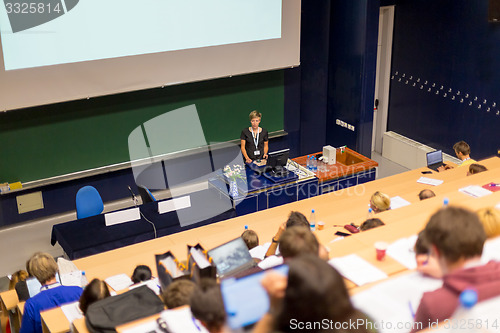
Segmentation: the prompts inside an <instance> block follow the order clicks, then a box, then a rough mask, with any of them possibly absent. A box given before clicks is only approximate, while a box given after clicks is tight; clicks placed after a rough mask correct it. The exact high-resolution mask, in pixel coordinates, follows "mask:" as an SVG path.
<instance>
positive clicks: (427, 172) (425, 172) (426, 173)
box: [422, 171, 432, 175]
mask: <svg viewBox="0 0 500 333" xmlns="http://www.w3.org/2000/svg"><path fill="white" fill-rule="evenodd" d="M422 173H423V174H424V175H428V174H430V173H432V171H422Z"/></svg>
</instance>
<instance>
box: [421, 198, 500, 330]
mask: <svg viewBox="0 0 500 333" xmlns="http://www.w3.org/2000/svg"><path fill="white" fill-rule="evenodd" d="M424 235H425V237H426V238H427V240H428V242H429V244H430V246H429V247H430V252H429V253H430V257H432V258H434V259H436V261H437V262H438V264H439V267H440V269H441V271H442V273H443V286H442V287H441V288H439V289H436V290H434V291H431V292H426V293H424V295H423V296H422V299H421V301H420V305H419V307H418V309H417V313H416V315H415V325H414V326H413V331H412V332H415V331H418V330H421V329H424V328H426V327H428V326H429V325H430V324H431V323H435V322H436V321H439V322H442V321H443V320H445V319H447V318H450V317H451V316H452V315H453V313H454V312H455V311H456V309H457V307H458V306H459V296H460V293H461V292H462V291H463V290H465V289H469V288H473V289H475V290H476V291H477V294H478V301H479V302H481V301H483V300H486V299H489V298H492V297H495V296H499V295H500V279H499V276H500V262H495V261H490V262H489V263H487V264H486V265H481V261H480V260H481V254H482V252H483V245H484V242H485V240H486V234H485V232H484V229H483V227H482V225H481V222H480V221H479V219H478V217H477V215H476V214H474V213H472V212H470V211H468V210H466V209H463V208H457V207H447V208H442V209H440V210H439V211H437V212H436V213H435V214H434V215H433V216H432V217H431V218H430V220H429V222H428V223H427V225H426V227H425V229H424Z"/></svg>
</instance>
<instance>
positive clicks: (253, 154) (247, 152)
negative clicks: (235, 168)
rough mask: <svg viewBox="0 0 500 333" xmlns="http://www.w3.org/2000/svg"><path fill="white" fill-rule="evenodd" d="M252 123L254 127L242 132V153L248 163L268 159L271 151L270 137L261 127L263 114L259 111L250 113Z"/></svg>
mask: <svg viewBox="0 0 500 333" xmlns="http://www.w3.org/2000/svg"><path fill="white" fill-rule="evenodd" d="M249 118H250V123H251V125H252V126H250V127H248V128H244V129H243V130H242V131H241V136H240V139H241V152H242V153H243V157H244V158H245V162H246V163H252V161H254V160H261V159H267V152H268V150H269V146H268V144H269V137H268V132H267V130H266V129H265V128H262V127H259V124H260V119H261V118H262V114H261V113H260V112H258V111H252V112H250V116H249Z"/></svg>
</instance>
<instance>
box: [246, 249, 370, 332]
mask: <svg viewBox="0 0 500 333" xmlns="http://www.w3.org/2000/svg"><path fill="white" fill-rule="evenodd" d="M288 265H289V271H288V276H283V275H281V274H279V273H276V272H273V271H270V272H269V273H267V274H266V275H265V276H264V278H263V279H262V286H263V287H264V289H265V290H266V291H267V293H268V295H269V298H270V309H269V312H268V313H267V314H265V315H264V316H263V317H262V318H261V320H260V321H259V322H258V323H257V325H256V326H255V329H254V331H253V332H254V333H270V332H285V333H286V332H337V331H339V332H340V331H342V332H367V329H366V327H369V324H367V325H364V324H359V325H354V327H352V325H351V326H350V325H349V322H357V323H360V322H361V321H363V323H366V322H367V317H366V316H365V315H364V314H362V313H361V312H360V311H358V310H356V309H355V308H354V307H353V305H352V303H351V301H350V299H349V294H348V292H347V288H346V287H345V284H344V280H343V278H342V276H341V275H340V274H339V273H338V272H337V271H336V270H335V268H333V267H332V266H330V265H329V264H328V263H327V262H325V261H323V260H321V259H320V258H318V257H317V256H315V255H311V254H308V255H301V256H299V257H297V258H294V259H292V260H291V261H290V262H289V263H288ZM325 322H326V323H331V325H335V324H336V323H337V324H339V323H345V324H344V325H343V326H342V327H343V328H344V330H340V329H339V330H335V327H334V326H329V327H328V328H325V327H320V328H318V327H317V326H316V327H313V326H312V325H313V324H314V323H325ZM299 323H300V324H299ZM299 325H302V326H299ZM306 325H311V327H309V326H306ZM341 325H342V324H341Z"/></svg>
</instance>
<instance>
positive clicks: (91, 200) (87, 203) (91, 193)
mask: <svg viewBox="0 0 500 333" xmlns="http://www.w3.org/2000/svg"><path fill="white" fill-rule="evenodd" d="M103 209H104V204H103V203H102V199H101V195H100V194H99V192H98V191H97V190H96V189H95V187H93V186H84V187H82V188H81V189H79V190H78V192H77V193H76V217H77V218H78V219H83V218H85V217H89V216H94V215H99V214H101V213H102V211H103Z"/></svg>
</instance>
